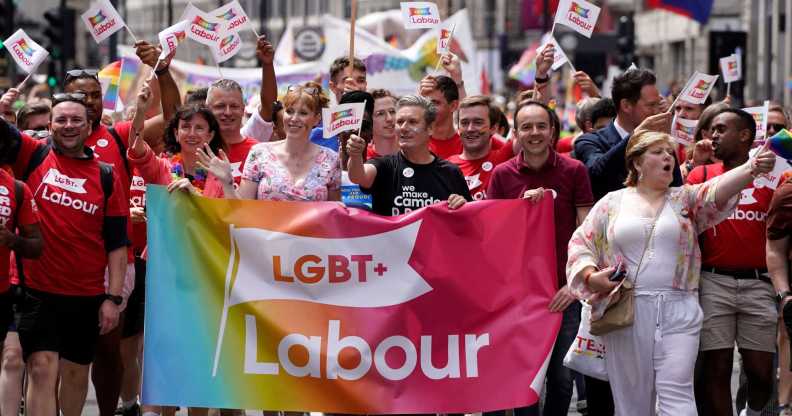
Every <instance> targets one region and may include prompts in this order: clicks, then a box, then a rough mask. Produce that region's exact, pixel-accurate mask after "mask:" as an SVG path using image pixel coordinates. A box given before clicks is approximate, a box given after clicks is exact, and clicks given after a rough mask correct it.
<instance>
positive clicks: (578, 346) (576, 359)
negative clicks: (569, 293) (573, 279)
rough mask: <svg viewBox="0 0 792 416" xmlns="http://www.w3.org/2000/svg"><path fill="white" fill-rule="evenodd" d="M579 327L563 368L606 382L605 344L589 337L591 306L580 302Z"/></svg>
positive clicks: (591, 336)
mask: <svg viewBox="0 0 792 416" xmlns="http://www.w3.org/2000/svg"><path fill="white" fill-rule="evenodd" d="M580 303H581V305H582V308H581V309H580V327H578V333H577V337H575V340H574V341H572V345H571V346H570V347H569V351H567V354H566V356H565V357H564V366H565V367H567V368H569V369H571V370H575V371H577V372H578V373H580V374H583V375H587V376H589V377H594V378H597V379H600V380H603V381H608V370H607V369H606V368H605V343H603V342H602V340H601V339H600V337H598V336H595V335H591V333H590V332H589V328H590V327H591V305H589V304H588V302H583V301H581V302H580Z"/></svg>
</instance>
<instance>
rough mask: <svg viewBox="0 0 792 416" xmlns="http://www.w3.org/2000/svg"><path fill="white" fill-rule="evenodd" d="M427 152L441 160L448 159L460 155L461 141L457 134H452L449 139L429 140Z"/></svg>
mask: <svg viewBox="0 0 792 416" xmlns="http://www.w3.org/2000/svg"><path fill="white" fill-rule="evenodd" d="M429 150H430V151H431V152H432V153H434V154H435V155H437V157H439V158H441V159H448V158H450V157H451V156H456V155H458V154H460V153H462V140H461V139H460V138H459V133H454V135H453V136H451V138H449V139H445V140H442V139H435V138H434V137H431V138H430V139H429Z"/></svg>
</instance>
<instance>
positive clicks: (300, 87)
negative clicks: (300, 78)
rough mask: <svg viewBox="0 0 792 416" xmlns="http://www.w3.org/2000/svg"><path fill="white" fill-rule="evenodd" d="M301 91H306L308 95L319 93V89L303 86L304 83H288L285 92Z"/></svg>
mask: <svg viewBox="0 0 792 416" xmlns="http://www.w3.org/2000/svg"><path fill="white" fill-rule="evenodd" d="M302 91H305V92H307V93H308V94H310V95H319V91H320V90H319V89H318V88H316V87H312V86H305V85H300V84H292V85H289V88H287V89H286V92H287V93H290V92H302Z"/></svg>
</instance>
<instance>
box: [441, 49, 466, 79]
mask: <svg viewBox="0 0 792 416" xmlns="http://www.w3.org/2000/svg"><path fill="white" fill-rule="evenodd" d="M440 65H442V66H443V69H445V70H446V72H448V76H449V78H451V79H453V80H454V82H456V83H459V82H460V81H462V63H461V62H460V61H459V57H458V56H456V54H454V53H453V52H450V51H449V52H448V53H446V54H444V55H443V56H442V57H440Z"/></svg>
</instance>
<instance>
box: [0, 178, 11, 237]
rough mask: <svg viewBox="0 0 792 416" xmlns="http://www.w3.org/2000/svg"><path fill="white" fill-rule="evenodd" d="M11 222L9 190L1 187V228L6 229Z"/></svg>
mask: <svg viewBox="0 0 792 416" xmlns="http://www.w3.org/2000/svg"><path fill="white" fill-rule="evenodd" d="M10 220H11V198H9V197H8V188H6V187H5V186H0V226H2V227H5V226H6V224H8V222H9V221H10Z"/></svg>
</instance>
